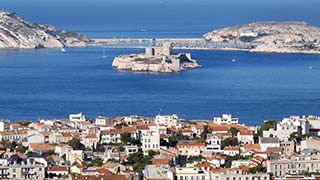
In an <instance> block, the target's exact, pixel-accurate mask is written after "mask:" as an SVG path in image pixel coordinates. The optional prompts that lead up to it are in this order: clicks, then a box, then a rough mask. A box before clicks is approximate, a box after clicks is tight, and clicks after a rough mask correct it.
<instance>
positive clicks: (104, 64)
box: [0, 0, 320, 124]
mask: <svg viewBox="0 0 320 180" xmlns="http://www.w3.org/2000/svg"><path fill="white" fill-rule="evenodd" d="M130 2H131V3H130ZM181 2H183V3H182V4H181ZM319 5H320V2H319V1H315V0H309V1H302V0H301V1H300V0H293V1H287V0H284V1H281V2H278V1H276V0H268V1H259V3H257V2H256V1H253V0H244V1H243V2H241V3H239V2H237V1H235V0H234V1H232V0H224V1H222V0H215V1H209V0H199V1H197V3H193V1H191V0H185V1H182V0H181V1H178V0H177V1H169V0H167V1H166V0H164V1H152V3H151V2H150V1H142V0H138V1H135V3H132V1H129V2H128V1H125V0H119V1H117V3H115V2H113V1H110V0H105V1H102V0H92V1H89V2H87V1H83V0H77V1H75V0H69V1H67V2H66V1H62V0H55V1H53V0H48V1H45V2H44V1H42V0H41V1H40V0H29V1H24V0H16V1H11V0H2V1H1V3H0V8H5V9H7V10H11V11H16V12H17V13H18V14H19V15H21V16H23V17H25V18H27V19H30V20H32V21H34V22H38V23H50V24H53V25H56V26H58V27H60V28H62V29H69V30H74V31H80V32H82V33H85V34H86V35H88V36H90V37H199V36H201V35H202V34H204V33H205V32H207V31H209V30H210V29H213V28H217V27H224V26H229V25H236V24H241V23H248V22H253V21H265V20H301V21H307V22H308V23H311V24H312V25H320V19H319V18H318V17H320V11H319V10H318V7H319ZM57 12H58V13H57ZM142 51H143V50H141V49H109V50H107V54H108V58H106V59H102V58H101V55H102V49H101V48H98V47H95V48H74V49H67V52H66V53H62V52H60V51H59V50H57V49H49V50H37V51H35V50H24V51H20V50H0V118H8V119H11V120H20V119H30V120H34V119H37V118H66V117H67V116H68V114H69V113H77V112H80V111H82V112H84V113H85V114H86V115H87V116H88V117H90V118H94V117H95V116H96V115H98V114H104V115H107V116H116V115H129V114H139V115H145V116H154V115H155V114H157V113H159V111H160V109H161V113H178V114H179V115H181V116H182V117H183V118H196V119H209V118H212V117H213V116H218V115H220V114H222V113H233V114H234V115H236V116H239V117H240V118H241V119H240V120H241V122H243V123H248V124H258V123H260V122H261V121H263V120H265V119H281V118H282V117H285V116H289V115H291V114H300V115H302V114H315V115H320V111H319V110H320V93H319V92H320V86H319V84H320V78H319V77H320V56H319V55H290V54H255V53H248V52H233V51H231V52H226V51H191V53H192V54H193V57H194V58H195V59H197V60H198V61H199V62H200V63H201V64H202V65H204V67H203V68H199V69H194V70H190V71H186V72H182V73H178V74H146V73H131V72H118V71H115V70H113V69H112V68H111V61H112V58H113V57H115V56H117V55H119V54H123V53H136V52H142ZM233 58H235V59H236V62H234V63H233V62H231V59H233ZM310 66H312V67H313V69H312V70H309V67H310Z"/></svg>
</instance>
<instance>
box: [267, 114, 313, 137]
mask: <svg viewBox="0 0 320 180" xmlns="http://www.w3.org/2000/svg"><path fill="white" fill-rule="evenodd" d="M309 128H310V124H309V120H307V118H306V117H305V116H303V117H300V116H290V118H284V119H283V120H282V121H281V122H279V123H277V128H276V130H274V129H269V130H268V131H263V137H277V138H279V139H280V140H281V141H287V140H288V138H289V137H290V134H292V133H294V132H297V133H298V134H309V133H310V131H309Z"/></svg>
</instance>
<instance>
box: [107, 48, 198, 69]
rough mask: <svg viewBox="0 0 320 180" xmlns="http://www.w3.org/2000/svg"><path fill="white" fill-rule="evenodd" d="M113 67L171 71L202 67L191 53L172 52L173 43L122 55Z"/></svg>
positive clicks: (117, 58)
mask: <svg viewBox="0 0 320 180" xmlns="http://www.w3.org/2000/svg"><path fill="white" fill-rule="evenodd" d="M112 67H113V68H115V69H118V70H130V71H141V72H143V71H145V72H162V73H171V72H179V71H182V70H186V69H190V68H196V67H200V65H199V64H198V63H197V61H195V60H193V59H192V58H191V54H190V53H179V54H172V46H171V43H169V42H165V43H163V44H162V46H152V47H147V48H146V49H145V53H141V54H129V55H120V56H118V57H116V58H115V59H114V60H113V63H112Z"/></svg>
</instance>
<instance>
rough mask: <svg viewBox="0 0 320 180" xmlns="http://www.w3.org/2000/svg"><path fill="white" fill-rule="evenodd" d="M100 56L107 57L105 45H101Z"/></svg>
mask: <svg viewBox="0 0 320 180" xmlns="http://www.w3.org/2000/svg"><path fill="white" fill-rule="evenodd" d="M102 58H107V55H106V49H105V47H103V51H102Z"/></svg>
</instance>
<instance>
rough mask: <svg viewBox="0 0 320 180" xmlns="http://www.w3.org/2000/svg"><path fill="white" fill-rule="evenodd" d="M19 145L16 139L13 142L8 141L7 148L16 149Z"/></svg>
mask: <svg viewBox="0 0 320 180" xmlns="http://www.w3.org/2000/svg"><path fill="white" fill-rule="evenodd" d="M16 147H17V143H16V142H15V141H13V142H8V143H7V144H6V149H10V151H14V150H15V149H16Z"/></svg>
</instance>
